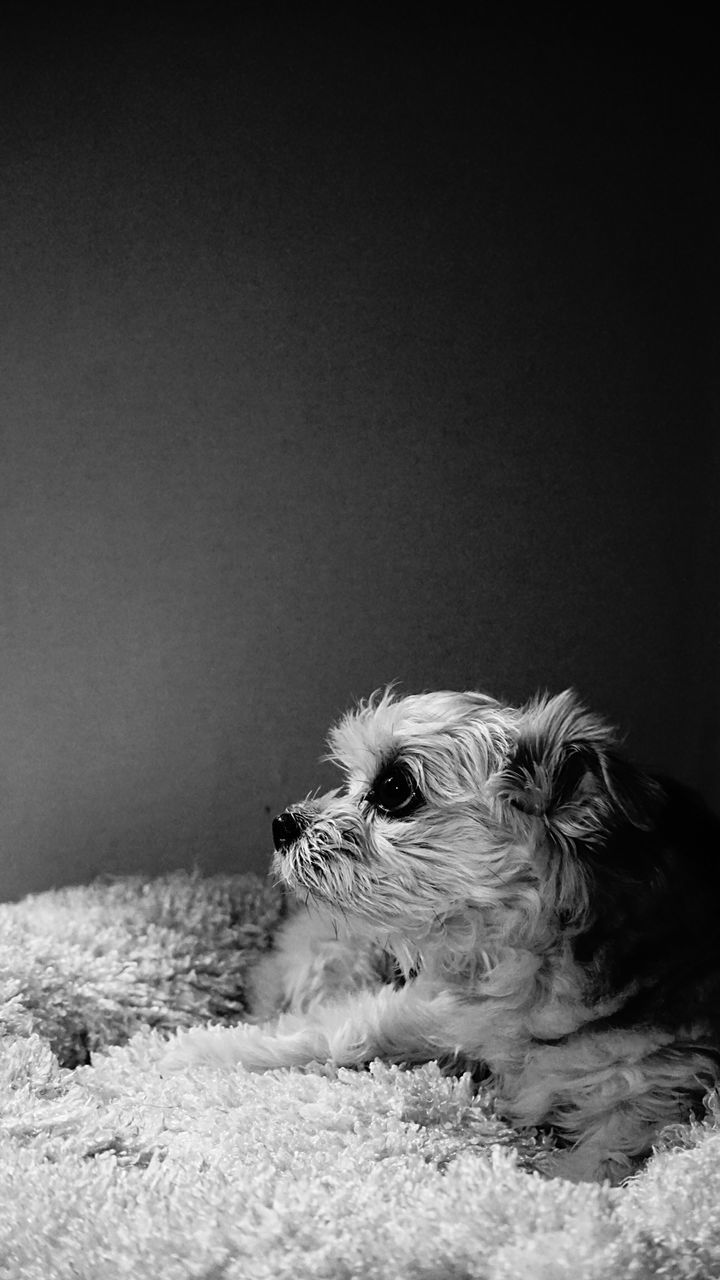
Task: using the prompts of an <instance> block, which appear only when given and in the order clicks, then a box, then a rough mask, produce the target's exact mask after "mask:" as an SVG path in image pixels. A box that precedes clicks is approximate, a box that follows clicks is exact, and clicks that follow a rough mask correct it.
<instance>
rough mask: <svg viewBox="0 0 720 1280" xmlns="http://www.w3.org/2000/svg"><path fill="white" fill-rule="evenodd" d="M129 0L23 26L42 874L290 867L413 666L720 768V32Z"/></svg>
mask: <svg viewBox="0 0 720 1280" xmlns="http://www.w3.org/2000/svg"><path fill="white" fill-rule="evenodd" d="M149 8H151V7H149ZM96 9H97V10H100V11H101V13H100V14H99V15H96V16H95V17H94V18H93V17H92V15H85V16H84V17H83V18H82V19H81V18H80V17H77V20H76V21H71V20H69V19H68V18H67V15H65V16H64V17H63V19H62V21H59V20H58V21H57V22H56V24H55V26H52V25H50V26H48V25H47V15H46V14H45V12H43V15H42V21H41V20H40V19H41V15H40V13H39V11H38V14H37V15H36V18H35V20H33V18H32V11H31V10H28V9H27V8H26V9H24V10H23V14H24V15H25V16H24V20H23V22H22V23H21V22H19V21H18V20H17V19H13V18H8V17H7V11H6V17H5V19H4V22H5V26H6V29H5V30H4V31H3V33H2V34H3V39H2V61H3V68H2V77H1V84H0V108H1V112H0V130H1V131H2V146H1V148H0V159H1V165H2V168H1V172H0V323H1V325H2V336H1V342H0V430H1V432H2V444H1V450H2V453H1V457H0V490H1V492H0V500H1V522H2V523H1V527H2V547H1V557H0V559H1V563H0V583H1V587H2V598H1V601H0V659H1V662H2V680H1V682H0V698H1V701H2V707H1V709H0V742H1V744H2V750H1V753H0V754H1V756H2V760H1V761H0V785H1V787H2V798H1V804H0V827H1V830H0V848H1V849H2V855H1V862H0V894H2V895H3V896H5V897H15V896H18V895H20V894H22V893H24V892H26V891H28V890H36V889H42V888H45V887H47V886H50V885H53V884H61V883H67V882H71V881H79V880H87V879H88V878H90V877H92V876H94V875H95V874H97V873H101V872H105V871H109V872H113V873H115V872H121V873H124V872H135V871H145V872H157V871H160V870H164V869H168V868H171V867H176V866H192V865H193V864H194V863H199V865H200V866H201V867H203V868H204V869H205V870H207V871H213V870H217V869H240V868H250V867H253V868H262V867H264V866H265V865H266V861H267V857H268V850H269V840H268V823H269V815H271V814H273V813H274V812H276V811H277V810H278V809H279V808H281V807H282V806H283V805H284V804H285V803H286V802H288V801H289V800H292V799H297V798H299V797H301V796H302V795H304V794H305V793H306V792H307V791H308V790H309V789H310V788H311V787H313V786H314V785H315V784H316V783H317V782H319V781H325V780H326V776H325V773H324V772H323V771H322V770H318V768H317V766H316V764H315V761H316V759H317V757H318V755H319V754H320V752H321V751H322V749H323V739H324V735H325V732H326V730H327V727H328V724H329V722H330V721H331V720H332V719H333V718H334V717H335V716H337V714H338V713H339V712H341V711H342V710H343V709H344V708H345V707H346V706H347V705H348V704H349V703H350V702H351V701H352V700H353V699H354V698H357V697H359V696H362V695H365V694H367V693H369V692H370V691H371V690H372V689H374V688H376V687H377V686H379V685H381V684H383V683H385V682H387V681H389V680H391V679H398V680H399V681H401V683H402V686H403V688H404V689H405V690H407V691H411V690H412V691H417V690H420V689H423V688H433V687H451V688H452V687H454V688H458V687H478V688H482V689H484V690H486V691H488V692H492V693H494V694H496V695H497V696H501V697H507V698H508V699H511V700H520V699H523V698H525V697H527V696H529V695H530V694H531V693H532V692H533V691H534V690H535V689H536V688H537V687H538V686H542V687H548V688H550V689H553V690H557V689H560V688H563V687H566V686H567V685H574V686H575V687H577V688H578V690H579V691H580V692H581V694H582V695H583V697H584V698H585V700H586V701H587V702H589V703H590V704H591V705H592V706H593V707H594V708H596V709H597V710H599V711H601V712H603V713H604V714H606V715H607V716H608V717H609V718H610V719H612V720H614V721H615V722H616V723H618V724H619V725H620V726H621V728H622V730H623V732H624V733H625V734H626V735H627V742H628V746H629V748H630V749H631V750H632V751H633V752H634V753H635V754H636V755H637V756H638V757H639V758H640V759H641V760H643V761H644V762H645V763H646V764H647V765H649V766H651V767H653V768H658V769H663V770H666V771H669V772H671V773H674V774H676V775H678V776H680V777H682V778H684V779H685V780H687V781H690V782H692V783H694V784H696V785H699V786H700V787H701V788H702V789H704V791H705V792H706V794H707V795H708V797H709V798H711V799H713V800H715V801H718V800H719V799H720V794H719V774H720V751H719V749H718V687H719V681H718V677H719V676H720V662H719V661H718V634H719V631H718V594H719V586H720V574H718V561H717V547H718V538H717V532H718V531H717V508H718V493H719V492H720V477H719V474H718V453H717V436H718V433H717V429H716V423H717V419H716V412H717V395H716V390H717V385H716V382H714V381H713V379H712V378H711V371H712V370H713V368H715V367H716V362H717V348H716V345H715V342H716V339H715V335H714V334H713V330H712V327H711V323H710V320H711V313H712V310H713V306H712V304H713V300H714V298H715V295H716V290H717V271H716V266H717V263H716V231H717V225H718V223H717V203H716V200H715V186H716V178H717V156H718V151H717V113H716V103H715V100H714V82H715V74H716V72H715V68H714V66H712V63H711V57H710V48H711V46H712V39H713V38H712V37H711V35H710V33H709V31H705V32H703V30H702V26H701V25H700V26H697V25H695V26H694V27H693V29H692V30H691V31H689V33H688V34H687V35H683V33H682V32H679V31H678V29H677V26H675V27H674V28H668V29H667V30H663V29H662V27H661V26H658V25H656V26H655V27H654V28H653V30H652V32H648V31H643V32H632V31H630V30H628V28H627V25H626V24H625V25H623V26H622V27H621V28H614V27H613V26H612V25H611V24H610V23H606V24H603V23H601V22H598V24H597V25H596V27H595V29H592V30H590V29H587V28H585V29H580V28H579V27H577V26H573V25H572V22H571V21H570V19H567V18H566V19H561V18H558V21H557V23H556V24H555V25H554V26H553V25H552V24H549V23H547V22H546V23H545V24H544V25H543V26H542V27H540V25H539V24H538V29H537V30H534V29H532V28H528V26H527V20H525V21H524V23H523V25H522V26H521V25H520V24H518V25H517V27H516V28H513V26H512V24H511V23H510V22H509V21H508V22H507V23H505V24H503V23H501V22H499V21H498V20H496V19H494V18H491V17H488V16H486V17H483V13H484V11H483V10H482V9H480V10H478V11H477V12H476V16H475V18H474V19H473V24H472V26H469V25H464V24H463V23H462V21H461V20H460V19H459V18H456V19H454V18H453V16H452V12H451V11H449V10H442V12H441V16H440V17H439V18H438V17H436V18H435V19H434V20H430V19H424V18H422V17H418V16H417V15H415V16H414V17H413V18H412V20H411V21H410V20H408V22H407V23H406V24H405V25H402V24H401V23H399V22H398V23H397V24H396V25H395V26H393V25H392V23H388V20H387V17H386V19H385V21H384V22H383V23H382V25H380V24H379V25H377V26H375V27H373V26H372V25H371V23H370V22H369V21H368V20H366V19H363V18H362V17H361V16H359V15H356V16H355V17H353V16H348V15H347V14H345V15H344V16H340V17H339V16H337V15H335V16H330V15H328V14H321V13H320V12H319V11H317V10H313V11H312V13H310V14H309V13H307V12H305V13H301V14H300V15H299V16H295V17H294V18H292V17H289V16H288V15H287V14H281V13H279V12H277V13H276V12H273V11H272V10H271V9H269V8H268V7H267V6H265V7H264V9H263V16H255V15H254V11H253V9H252V7H250V6H237V7H236V8H235V9H233V10H231V9H230V8H228V10H227V11H224V10H222V9H218V10H216V11H214V13H213V11H211V10H210V11H209V10H207V9H198V10H197V11H195V10H193V9H192V8H187V7H185V8H182V7H180V8H179V9H178V14H181V15H182V16H178V15H177V14H176V15H175V17H173V16H172V10H170V9H168V10H167V11H166V13H165V15H164V16H165V22H164V23H161V21H160V18H159V17H158V16H153V13H152V12H150V13H147V14H146V15H145V16H144V17H142V18H137V19H135V18H133V17H132V16H130V17H128V16H121V15H119V14H118V15H116V16H114V17H113V13H114V10H111V9H106V8H104V7H103V6H96ZM230 13H232V14H234V16H228V15H229V14H230ZM209 14H212V16H208V15H209ZM28 15H29V16H28ZM168 15H170V17H169V21H170V24H171V25H170V26H168V25H167V22H168ZM706 51H707V52H706Z"/></svg>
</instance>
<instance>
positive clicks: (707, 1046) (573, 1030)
mask: <svg viewBox="0 0 720 1280" xmlns="http://www.w3.org/2000/svg"><path fill="white" fill-rule="evenodd" d="M330 746H331V752H332V758H333V759H334V760H336V761H337V763H338V764H339V765H340V766H341V768H342V769H343V771H344V773H345V777H346V781H345V786H344V787H343V788H342V789H341V790H338V791H334V792H331V793H330V794H328V795H326V796H323V797H322V798H320V799H318V798H311V799H308V800H306V801H304V802H302V803H300V804H297V805H293V806H291V807H290V808H289V809H287V810H286V811H285V812H284V813H282V814H280V815H279V817H277V818H276V819H275V821H274V823H273V833H274V840H275V846H276V853H275V857H274V870H275V873H276V875H277V876H278V877H279V878H280V880H281V881H282V882H283V883H284V884H285V885H286V886H288V888H289V889H290V890H292V893H293V895H294V896H295V898H297V899H298V900H299V903H300V909H299V910H298V911H297V912H296V913H295V914H294V915H293V916H292V917H291V918H290V920H289V921H288V923H287V924H286V925H285V926H284V929H283V931H282V932H281V934H280V936H279V938H278V939H277V942H276V946H275V949H274V950H273V952H272V953H270V955H269V956H268V958H267V960H266V961H265V962H264V963H262V964H261V965H260V968H259V970H258V972H257V975H256V984H255V985H256V1004H255V1012H256V1015H257V1018H258V1019H270V1020H266V1021H260V1022H259V1023H258V1022H255V1023H246V1024H243V1025H241V1026H237V1027H232V1028H219V1027H218V1028H213V1027H210V1028H197V1029H193V1030H191V1031H189V1032H184V1033H180V1035H179V1036H178V1037H177V1039H176V1040H175V1042H174V1045H173V1046H172V1048H171V1050H170V1052H169V1054H168V1058H167V1060H166V1064H167V1066H168V1067H169V1068H172V1069H179V1068H182V1067H184V1066H186V1065H194V1064H198V1063H204V1062H210V1063H215V1064H227V1063H240V1064H242V1065H243V1066H244V1067H246V1068H248V1069H250V1070H255V1071H260V1070H265V1069H267V1068H271V1067H287V1066H294V1065H302V1064H308V1063H311V1062H315V1061H318V1062H332V1063H336V1064H343V1065H352V1066H360V1065H362V1064H365V1063H368V1062H369V1061H371V1060H372V1059H373V1058H375V1057H380V1058H383V1059H384V1060H385V1061H388V1062H396V1063H406V1064H411V1063H420V1062H426V1061H429V1060H433V1059H439V1060H440V1061H441V1062H442V1063H443V1064H444V1065H445V1066H446V1067H447V1068H448V1069H450V1070H453V1071H464V1070H470V1071H475V1072H483V1073H485V1074H486V1075H489V1076H490V1077H491V1078H492V1082H493V1085H494V1088H495V1091H496V1094H497V1099H498V1108H499V1110H500V1112H501V1113H502V1114H503V1115H504V1116H505V1117H506V1118H507V1119H508V1120H509V1121H511V1122H512V1123H514V1124H515V1125H518V1126H521V1127H526V1126H527V1127H535V1126H544V1127H547V1128H549V1129H550V1130H551V1131H552V1132H553V1133H554V1135H555V1137H556V1139H557V1142H558V1145H559V1146H560V1147H562V1148H565V1150H564V1152H563V1154H562V1156H561V1157H560V1160H559V1163H558V1172H561V1173H563V1174H564V1175H566V1176H569V1177H572V1178H576V1179H592V1178H601V1177H609V1178H610V1179H611V1180H613V1181H619V1180H621V1179H622V1178H623V1177H625V1176H627V1174H628V1173H629V1172H630V1171H631V1170H632V1169H633V1168H634V1166H635V1164H636V1162H637V1160H638V1159H639V1158H641V1157H642V1156H644V1155H646V1154H647V1153H648V1152H649V1151H650V1150H651V1148H652V1143H653V1139H654V1137H655V1136H656V1134H657V1132H658V1130H659V1128H661V1127H662V1125H664V1124H666V1123H668V1122H671V1121H676V1120H681V1119H684V1118H686V1117H687V1116H688V1114H689V1113H690V1111H691V1110H692V1109H693V1108H694V1107H699V1106H700V1105H701V1103H702V1099H703V1095H704V1094H705V1093H706V1091H707V1090H708V1089H709V1088H711V1087H712V1086H713V1085H714V1084H715V1082H716V1081H717V1079H718V1076H719V1075H720V1072H719V1070H718V1049H719V1048H720V1000H719V993H720V932H719V931H718V928H717V910H718V904H719V903H720V840H719V838H718V824H717V822H716V821H715V820H714V819H713V817H712V815H710V814H709V813H708V811H707V810H706V809H705V808H704V806H703V805H702V803H701V802H700V801H699V800H698V799H697V798H696V797H695V796H694V795H693V793H691V792H688V791H686V790H685V789H684V788H681V787H679V786H678V785H677V784H674V783H670V782H668V781H661V780H658V779H654V778H650V777H648V776H647V775H645V774H643V773H641V772H640V771H639V770H637V769H635V768H634V767H633V766H632V765H630V764H629V763H627V762H626V761H624V760H623V759H622V757H621V756H620V755H619V754H618V753H617V750H616V745H615V741H614V738H613V734H612V732H611V731H610V730H609V728H608V727H607V726H606V725H605V724H604V723H603V722H602V721H601V720H599V719H598V718H597V717H595V716H593V715H591V714H589V713H588V712H586V711H585V710H584V708H583V707H582V706H581V705H580V704H579V703H578V701H577V699H576V697H575V696H574V694H573V693H572V692H566V693H563V694H560V695H559V696H556V697H548V696H541V697H538V698H536V699H534V700H533V701H531V702H530V703H529V704H528V705H526V706H524V707H521V708H514V707H508V706H503V705H501V704H500V703H498V702H496V701H494V700H493V699H492V698H489V697H487V696H485V695H482V694H479V693H449V692H439V693H430V694H424V695H419V696H411V697H405V698H396V697H395V696H394V694H393V693H392V692H390V691H388V692H385V693H384V694H382V695H375V696H374V697H373V698H371V699H370V700H369V701H368V702H366V703H363V704H361V705H360V706H359V708H358V709H356V710H355V711H353V712H351V713H349V714H348V715H346V716H345V717H344V719H342V720H341V721H340V723H339V724H338V725H337V726H336V728H335V729H334V730H333V731H332V733H331V736H330Z"/></svg>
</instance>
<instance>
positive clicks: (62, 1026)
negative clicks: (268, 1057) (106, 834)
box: [0, 874, 720, 1280]
mask: <svg viewBox="0 0 720 1280" xmlns="http://www.w3.org/2000/svg"><path fill="white" fill-rule="evenodd" d="M280 910H281V907H280V902H279V899H278V897H277V896H276V894H275V892H274V891H273V890H272V889H271V888H270V887H269V886H266V885H265V884H263V883H262V882H260V881H259V880H257V879H255V878H253V877H248V876H222V877H221V876H215V877H212V878H208V879H202V878H200V877H198V876H191V875H183V874H174V875H170V876H166V877H163V878H160V879H156V880H152V881H146V880H143V879H141V878H131V879H123V880H119V881H114V882H104V883H95V884H93V885H90V886H87V887H82V888H73V889H64V890H59V891H56V892H50V893H45V894H39V895H37V896H34V897H30V898H27V899H25V900H24V901H23V902H20V903H14V904H6V905H2V906H0V1143H1V1148H2V1149H1V1154H0V1277H12V1280H65V1278H67V1280H116V1278H117V1280H119V1278H120V1277H123V1278H124V1280H126V1278H127V1277H132V1278H133V1280H145V1278H146V1277H147V1280H188V1278H189V1277H193V1278H200V1277H202V1278H203V1280H221V1278H222V1280H241V1278H242V1280H245V1278H246V1277H247V1278H248V1280H265V1278H266V1277H267V1278H268V1280H278V1278H280V1277H283V1278H284V1277H287V1278H288V1280H290V1278H291V1277H292V1280H304V1278H305V1277H323V1278H327V1280H349V1278H350V1277H362V1278H363V1280H372V1278H373V1277H383V1278H385V1277H387V1278H388V1280H390V1278H392V1280H395V1278H396V1277H397V1278H398V1280H406V1278H407V1280H410V1278H412V1280H435V1278H438V1280H440V1278H447V1280H464V1278H466V1277H467V1278H470V1277H483V1278H485V1277H487V1278H492V1280H511V1278H512V1280H515V1278H516V1277H517V1278H520V1277H522V1278H523V1280H560V1278H561V1277H562V1278H563V1280H565V1278H567V1280H590V1278H592V1280H611V1278H612V1280H617V1278H618V1277H623V1278H625V1277H638V1278H642V1280H644V1278H645V1277H648V1278H649V1277H655V1276H663V1277H678V1280H679V1278H680V1277H683V1278H687V1277H698V1278H699V1280H706V1278H710V1277H720V1108H719V1107H718V1106H717V1104H713V1106H712V1107H711V1111H710V1114H709V1115H708V1117H707V1118H706V1119H705V1120H703V1122H702V1123H699V1122H698V1123H694V1124H692V1125H690V1126H687V1127H684V1128H682V1129H675V1130H674V1131H673V1132H672V1133H669V1134H668V1135H667V1136H666V1138H665V1139H664V1140H663V1141H662V1142H661V1143H660V1147H659V1150H658V1151H657V1153H656V1154H655V1155H654V1156H653V1158H652V1160H651V1161H650V1162H649V1164H648V1165H647V1166H646V1167H645V1169H644V1170H643V1171H642V1172H641V1173H640V1174H638V1175H637V1176H636V1177H635V1178H634V1179H633V1180H632V1181H631V1182H630V1183H629V1184H628V1185H626V1186H625V1187H622V1188H618V1189H615V1190H611V1189H610V1188H608V1187H599V1186H573V1185H571V1184H569V1183H566V1182H563V1181H560V1180H557V1179H550V1178H548V1177H546V1176H545V1175H544V1174H543V1172H542V1169H543V1159H544V1158H546V1143H545V1141H544V1140H543V1139H542V1138H541V1137H539V1136H535V1137H533V1135H529V1136H528V1135H524V1136H521V1135H518V1134H514V1133H512V1131H510V1130H509V1129H508V1128H507V1127H506V1126H504V1125H503V1124H502V1123H500V1122H499V1121H498V1120H497V1119H496V1118H495V1117H494V1115H493V1110H492V1098H491V1097H489V1096H488V1095H487V1093H482V1092H480V1093H477V1092H476V1091H474V1089H473V1087H472V1085H471V1083H470V1081H469V1080H468V1079H460V1080H453V1079H448V1078H446V1077H444V1076H442V1075H441V1074H440V1072H439V1071H438V1070H437V1068H436V1067H435V1066H434V1065H432V1064H431V1065H428V1066H425V1067H420V1068H417V1069H413V1070H400V1069H397V1068H394V1067H388V1066H385V1065H383V1064H380V1063H376V1064H374V1065H373V1066H372V1067H371V1069H370V1070H369V1071H363V1072H353V1071H348V1070H342V1069H341V1070H333V1069H329V1068H321V1067H317V1068H311V1069H307V1070H302V1071H299V1070H276V1071H272V1072H268V1073H267V1074H264V1075H252V1074H250V1073H247V1072H245V1071H243V1070H241V1069H238V1068H233V1069H228V1068H213V1067H202V1068H200V1067H198V1068H195V1069H194V1070H193V1071H191V1072H188V1073H186V1074H181V1075H173V1076H170V1077H163V1076H162V1075H161V1074H160V1071H159V1069H158V1061H159V1057H160V1055H161V1054H162V1052H163V1047H164V1043H165V1040H166V1038H167V1036H168V1034H169V1033H170V1032H171V1031H172V1030H173V1029H174V1028H176V1027H179V1026H190V1025H193V1024H198V1023H204V1022H208V1021H212V1022H233V1021H237V1020H238V1019H241V1018H242V1016H243V1013H244V1010H245V996H244V993H245V987H246V975H247V973H248V969H249V967H250V966H251V965H252V963H253V962H254V961H255V960H257V958H258V956H259V955H260V954H261V953H262V951H264V950H265V949H266V948H267V947H268V945H269V944H270V941H271V938H272V934H273V931H274V929H275V928H276V927H277V925H278V921H279V918H280Z"/></svg>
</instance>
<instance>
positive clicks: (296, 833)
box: [272, 809, 310, 853]
mask: <svg viewBox="0 0 720 1280" xmlns="http://www.w3.org/2000/svg"><path fill="white" fill-rule="evenodd" d="M309 826H310V822H309V820H308V819H307V818H305V817H304V816H303V815H302V814H301V813H293V811H292V809H285V810H284V812H283V813H279V814H278V816H277V818H273V824H272V833H273V844H274V845H275V848H276V849H277V851H278V853H285V851H286V850H287V849H289V848H290V846H291V845H293V844H295V842H296V840H299V839H300V836H301V835H302V834H303V832H304V831H307V829H308V827H309Z"/></svg>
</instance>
